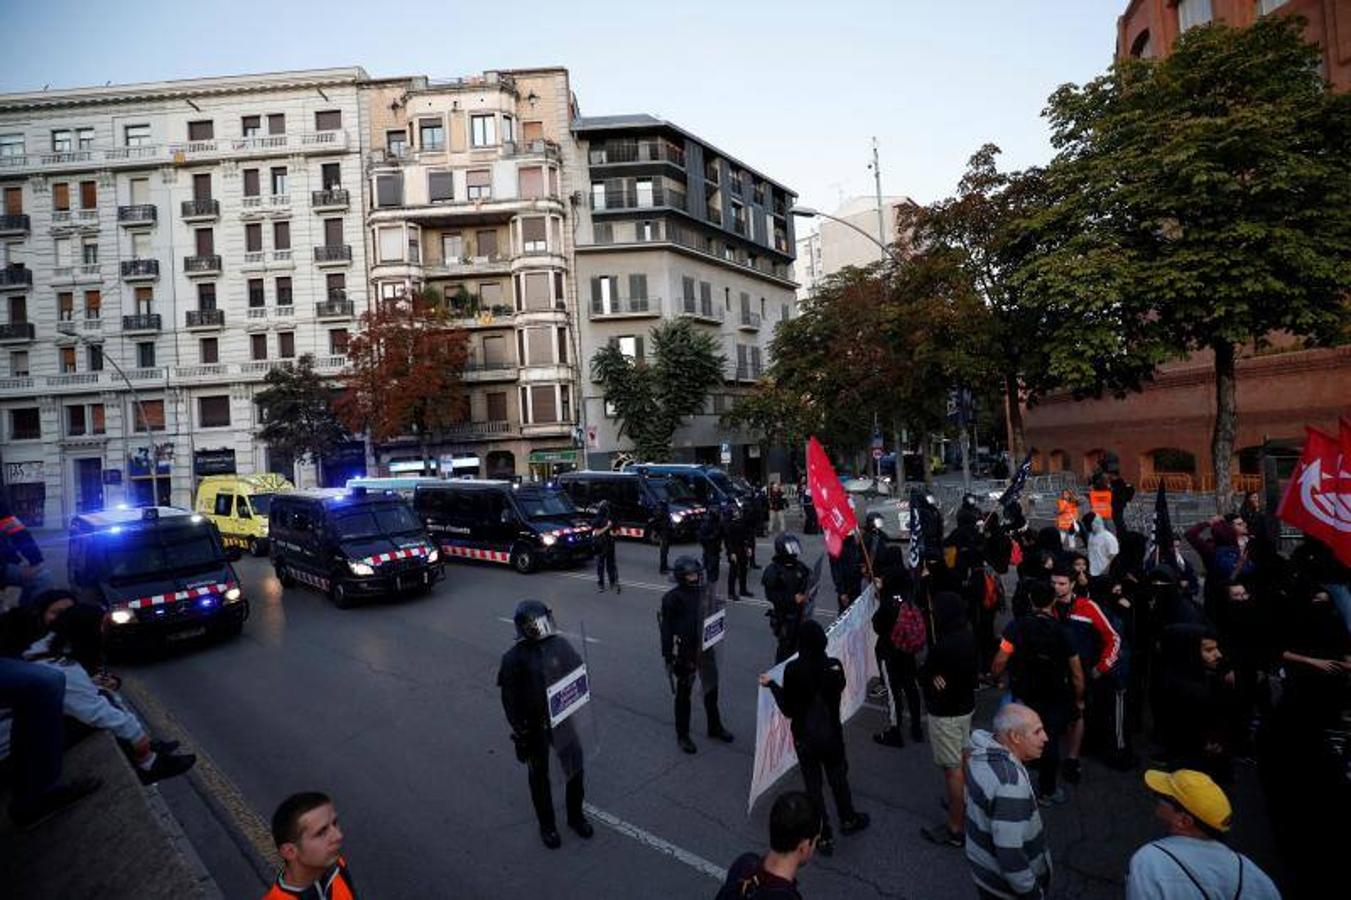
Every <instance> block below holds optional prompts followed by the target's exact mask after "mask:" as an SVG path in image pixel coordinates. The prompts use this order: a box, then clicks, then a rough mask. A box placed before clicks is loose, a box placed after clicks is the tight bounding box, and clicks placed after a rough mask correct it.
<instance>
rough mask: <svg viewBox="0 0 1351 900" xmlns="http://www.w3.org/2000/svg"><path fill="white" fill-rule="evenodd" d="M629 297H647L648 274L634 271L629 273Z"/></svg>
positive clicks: (642, 298)
mask: <svg viewBox="0 0 1351 900" xmlns="http://www.w3.org/2000/svg"><path fill="white" fill-rule="evenodd" d="M629 298H630V299H633V300H645V299H647V276H646V275H643V274H637V273H633V274H630V275H629Z"/></svg>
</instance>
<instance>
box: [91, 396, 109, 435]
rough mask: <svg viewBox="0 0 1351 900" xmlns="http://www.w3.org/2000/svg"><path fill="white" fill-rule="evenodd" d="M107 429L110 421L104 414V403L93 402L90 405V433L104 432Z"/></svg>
mask: <svg viewBox="0 0 1351 900" xmlns="http://www.w3.org/2000/svg"><path fill="white" fill-rule="evenodd" d="M107 430H108V423H107V420H106V419H105V418H104V415H103V404H102V403H91V404H90V405H89V433H90V434H104V433H105V432H107Z"/></svg>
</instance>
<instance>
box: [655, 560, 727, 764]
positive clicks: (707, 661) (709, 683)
mask: <svg viewBox="0 0 1351 900" xmlns="http://www.w3.org/2000/svg"><path fill="white" fill-rule="evenodd" d="M703 594H704V589H703V587H701V586H697V585H692V584H679V585H677V586H676V587H674V588H672V589H671V590H669V591H667V592H666V596H664V597H662V598H661V615H660V616H659V617H658V621H659V622H660V623H661V655H662V658H663V659H665V660H666V664H667V666H668V667H669V668H670V670H671V674H672V675H674V676H675V726H676V737H677V738H684V739H688V738H689V736H690V695H691V694H692V693H693V691H694V676H695V675H698V676H699V683H700V684H701V685H702V686H703V689H704V715H705V716H706V717H707V720H708V733H709V735H710V736H711V737H717V736H719V735H720V734H723V733H725V730H724V729H723V727H722V716H721V715H719V713H718V663H717V658H716V656H715V655H714V653H713V651H712V650H709V651H707V652H705V651H704V650H703V635H704V604H703Z"/></svg>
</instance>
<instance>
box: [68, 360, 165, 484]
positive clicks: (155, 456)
mask: <svg viewBox="0 0 1351 900" xmlns="http://www.w3.org/2000/svg"><path fill="white" fill-rule="evenodd" d="M75 340H77V341H79V342H80V343H81V344H84V345H85V346H87V347H95V346H97V347H98V348H99V352H100V353H102V354H103V360H104V362H106V363H108V364H109V365H111V366H112V367H113V371H114V372H116V373H117V374H118V375H119V376H120V377H121V378H122V382H123V383H124V384H125V385H126V386H127V390H128V391H130V392H131V402H132V403H135V404H136V411H137V412H138V413H140V416H141V421H142V422H144V423H145V433H146V437H147V438H148V439H149V440H150V484H151V485H152V487H153V488H154V494H155V496H154V501H155V502H154V503H153V504H152V505H153V506H159V498H160V493H159V449H160V448H159V444H158V443H156V442H155V440H154V438H153V436H152V435H151V432H150V419H149V417H148V416H146V414H145V405H144V404H143V403H141V395H140V394H138V393H136V386H135V385H133V384H132V383H131V379H130V378H128V377H127V373H126V372H124V371H122V367H121V366H119V365H118V364H117V360H116V359H114V358H113V357H112V356H111V355H109V354H108V352H107V351H105V350H104V349H103V345H102V344H96V343H95V342H94V341H91V340H90V339H89V338H88V336H86V335H83V334H77V335H75ZM122 443H123V447H124V449H125V450H126V454H127V460H126V462H125V463H124V465H123V468H124V469H125V468H127V467H129V466H130V465H131V429H129V428H127V427H126V423H125V422H123V423H122ZM130 487H131V472H130V471H128V472H127V473H126V477H125V478H124V479H123V481H122V492H123V494H127V493H128V492H129V489H130Z"/></svg>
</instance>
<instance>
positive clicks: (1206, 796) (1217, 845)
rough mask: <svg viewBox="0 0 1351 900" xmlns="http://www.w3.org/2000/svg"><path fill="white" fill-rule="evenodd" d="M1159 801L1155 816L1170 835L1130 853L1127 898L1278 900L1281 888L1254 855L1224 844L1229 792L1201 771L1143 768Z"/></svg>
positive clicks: (1227, 824)
mask: <svg viewBox="0 0 1351 900" xmlns="http://www.w3.org/2000/svg"><path fill="white" fill-rule="evenodd" d="M1145 786H1146V787H1147V788H1148V789H1149V792H1150V793H1151V794H1153V796H1154V798H1155V800H1156V803H1155V806H1154V816H1155V817H1156V818H1157V819H1158V820H1159V821H1161V822H1162V823H1163V824H1164V826H1165V827H1166V828H1167V829H1168V836H1167V837H1164V838H1161V839H1159V840H1157V841H1151V842H1150V843H1148V844H1146V845H1145V846H1143V847H1141V848H1140V849H1139V850H1137V851H1135V855H1133V856H1132V857H1131V861H1130V871H1129V873H1128V874H1127V876H1126V900H1173V898H1175V897H1191V896H1193V895H1194V894H1199V895H1200V896H1201V897H1223V898H1226V900H1229V898H1232V900H1280V896H1281V895H1280V892H1279V891H1277V890H1276V885H1275V884H1273V883H1272V881H1271V879H1270V878H1269V877H1267V874H1266V873H1265V872H1263V871H1262V870H1261V869H1259V868H1258V867H1257V866H1256V864H1254V863H1253V861H1252V860H1250V859H1248V858H1247V857H1246V856H1244V855H1243V854H1242V853H1239V852H1238V851H1237V850H1233V849H1231V848H1229V847H1228V846H1226V845H1225V844H1224V842H1223V835H1224V834H1225V833H1226V832H1227V831H1229V820H1230V818H1231V815H1232V810H1231V809H1230V806H1229V798H1228V797H1226V796H1225V794H1224V791H1223V790H1221V789H1220V786H1219V785H1217V784H1216V783H1215V782H1214V781H1212V780H1211V778H1210V777H1209V776H1208V775H1206V774H1205V773H1203V772H1195V771H1192V770H1190V769H1179V770H1177V771H1175V772H1172V773H1168V772H1161V771H1159V770H1157V769H1151V770H1150V771H1148V772H1146V773H1145Z"/></svg>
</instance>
